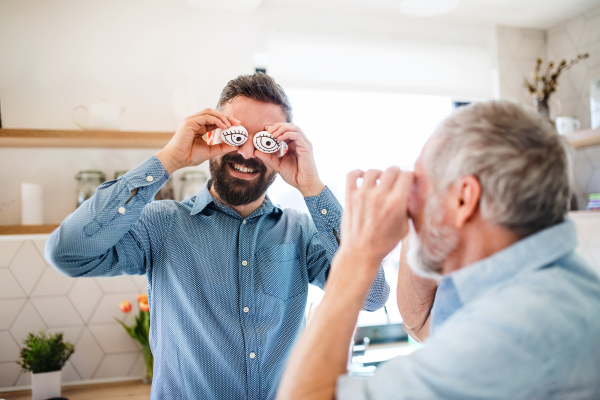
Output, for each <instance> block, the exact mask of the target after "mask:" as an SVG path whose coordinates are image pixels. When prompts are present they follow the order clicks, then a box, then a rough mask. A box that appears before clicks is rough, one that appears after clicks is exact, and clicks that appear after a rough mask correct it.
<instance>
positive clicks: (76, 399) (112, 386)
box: [0, 380, 150, 400]
mask: <svg viewBox="0 0 600 400" xmlns="http://www.w3.org/2000/svg"><path fill="white" fill-rule="evenodd" d="M62 397H65V398H68V399H69V400H105V399H111V400H121V399H127V400H147V399H149V398H150V385H144V384H143V383H142V381H140V380H135V381H127V382H115V383H96V384H92V385H77V386H63V388H62ZM0 400H31V390H20V391H18V392H0Z"/></svg>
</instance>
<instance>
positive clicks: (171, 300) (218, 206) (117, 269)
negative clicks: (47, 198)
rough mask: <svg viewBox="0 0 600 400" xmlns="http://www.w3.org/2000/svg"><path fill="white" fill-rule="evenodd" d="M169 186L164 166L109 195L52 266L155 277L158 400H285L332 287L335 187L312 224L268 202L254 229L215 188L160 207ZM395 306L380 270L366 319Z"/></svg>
mask: <svg viewBox="0 0 600 400" xmlns="http://www.w3.org/2000/svg"><path fill="white" fill-rule="evenodd" d="M169 177H170V176H169V174H168V173H167V172H166V171H165V169H164V168H163V165H162V164H161V163H160V161H159V160H158V159H157V158H156V157H154V156H153V157H151V158H149V159H148V160H146V161H145V162H144V163H142V164H141V165H139V166H138V167H136V168H135V169H133V170H131V171H129V172H128V173H127V174H125V175H124V176H122V177H121V178H119V179H118V180H115V181H110V182H106V183H104V184H102V185H101V186H100V187H99V188H98V190H97V191H96V194H95V195H94V196H93V197H92V198H91V199H89V200H87V201H86V202H85V203H83V204H82V205H81V206H80V207H79V208H78V209H77V210H76V211H75V212H74V213H72V214H71V215H69V216H68V217H67V218H66V219H65V221H64V222H63V223H62V225H61V226H60V227H59V228H58V229H57V230H56V231H54V232H53V233H52V235H51V236H50V239H49V240H48V242H47V245H46V258H47V259H48V260H49V261H50V262H51V263H52V265H54V266H55V268H57V269H58V270H59V271H61V272H63V273H64V274H66V275H69V276H72V277H97V276H104V277H106V276H115V275H121V274H138V275H145V276H146V278H147V280H148V295H149V296H148V298H149V303H150V314H151V328H150V329H151V331H150V342H151V348H152V353H153V354H154V379H153V383H152V395H151V398H152V399H273V398H274V397H275V395H276V391H277V387H278V385H279V381H280V379H281V375H282V373H283V370H284V367H285V363H286V360H287V358H288V356H289V354H290V350H291V348H292V346H293V344H294V342H295V340H296V338H297V336H298V334H299V333H300V332H301V330H302V329H303V327H304V324H305V320H304V313H305V307H306V299H307V293H308V284H309V283H311V284H313V285H316V286H318V287H320V288H323V287H324V286H325V282H326V279H327V274H328V271H329V266H330V263H331V259H332V257H333V255H334V254H335V252H336V251H337V242H336V240H335V236H334V233H333V230H334V229H335V230H336V231H337V232H340V218H341V213H342V208H341V206H340V204H339V203H338V202H337V200H336V199H335V197H334V196H333V194H332V193H331V191H329V189H327V188H325V190H323V192H322V193H320V194H319V195H318V196H314V197H309V198H306V204H307V206H308V209H309V210H310V213H311V215H310V216H308V215H306V214H302V213H298V212H296V211H294V210H288V209H286V210H282V209H281V208H279V207H278V206H276V205H274V204H273V203H271V201H270V200H269V199H268V197H267V198H266V200H265V201H264V203H263V204H262V206H261V207H260V208H258V209H257V210H256V211H255V212H254V213H252V214H251V215H250V216H248V217H247V218H245V219H244V218H242V217H241V216H240V215H239V214H237V213H236V212H235V211H234V210H233V209H231V208H230V207H228V206H225V205H223V204H222V203H220V202H219V201H218V200H216V199H215V198H213V196H212V195H211V194H210V192H209V190H208V187H207V186H206V185H205V186H204V188H203V189H202V190H201V192H200V193H199V194H198V195H197V196H194V197H192V198H191V199H187V200H185V201H183V202H176V201H155V202H152V198H153V197H154V195H155V194H156V192H157V191H158V190H159V189H160V187H161V186H162V185H163V184H164V183H165V182H166V181H167V180H168V179H169ZM134 189H137V190H138V191H137V193H136V194H135V195H133V196H132V194H131V192H132V190H134ZM323 210H326V211H323ZM388 295H389V286H388V285H387V283H386V281H385V277H384V274H383V270H382V269H380V271H379V273H378V275H377V277H376V279H375V281H374V283H373V285H372V287H371V290H370V292H369V295H368V298H367V300H366V302H365V306H364V308H365V309H366V310H368V311H374V310H376V309H378V308H380V307H383V305H384V304H385V302H386V300H387V298H388Z"/></svg>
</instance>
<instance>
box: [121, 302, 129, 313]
mask: <svg viewBox="0 0 600 400" xmlns="http://www.w3.org/2000/svg"><path fill="white" fill-rule="evenodd" d="M119 308H120V309H121V311H123V312H124V313H125V314H127V313H128V312H129V311H131V303H130V302H129V301H128V300H125V301H123V302H121V304H119Z"/></svg>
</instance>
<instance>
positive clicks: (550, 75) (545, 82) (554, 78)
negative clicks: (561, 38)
mask: <svg viewBox="0 0 600 400" xmlns="http://www.w3.org/2000/svg"><path fill="white" fill-rule="evenodd" d="M589 56H590V55H589V53H585V54H578V55H577V57H576V58H574V59H572V60H571V61H569V62H568V63H567V60H562V61H561V62H560V64H558V67H556V70H554V62H552V61H550V62H549V63H548V67H547V68H546V72H544V74H543V75H540V71H541V69H542V64H543V63H544V62H543V61H542V59H541V58H538V59H537V62H536V65H535V71H534V72H533V73H532V78H533V80H531V81H530V80H528V79H525V87H526V88H527V90H528V91H529V94H532V95H535V96H536V97H537V99H538V100H541V99H545V101H546V102H547V101H548V99H549V97H550V95H551V94H552V93H554V92H556V88H557V87H558V78H559V77H560V75H561V74H562V73H563V72H565V71H567V70H568V69H570V68H571V67H572V66H574V65H575V64H577V63H578V62H579V61H581V60H585V59H586V58H588V57H589Z"/></svg>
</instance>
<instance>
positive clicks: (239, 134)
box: [221, 125, 248, 147]
mask: <svg viewBox="0 0 600 400" xmlns="http://www.w3.org/2000/svg"><path fill="white" fill-rule="evenodd" d="M221 139H222V140H223V141H224V142H225V143H227V144H228V145H230V146H238V147H239V146H241V145H243V144H244V143H246V141H247V140H248V131H247V130H246V128H244V127H243V126H241V125H238V126H232V127H231V128H227V129H223V130H222V131H221Z"/></svg>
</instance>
